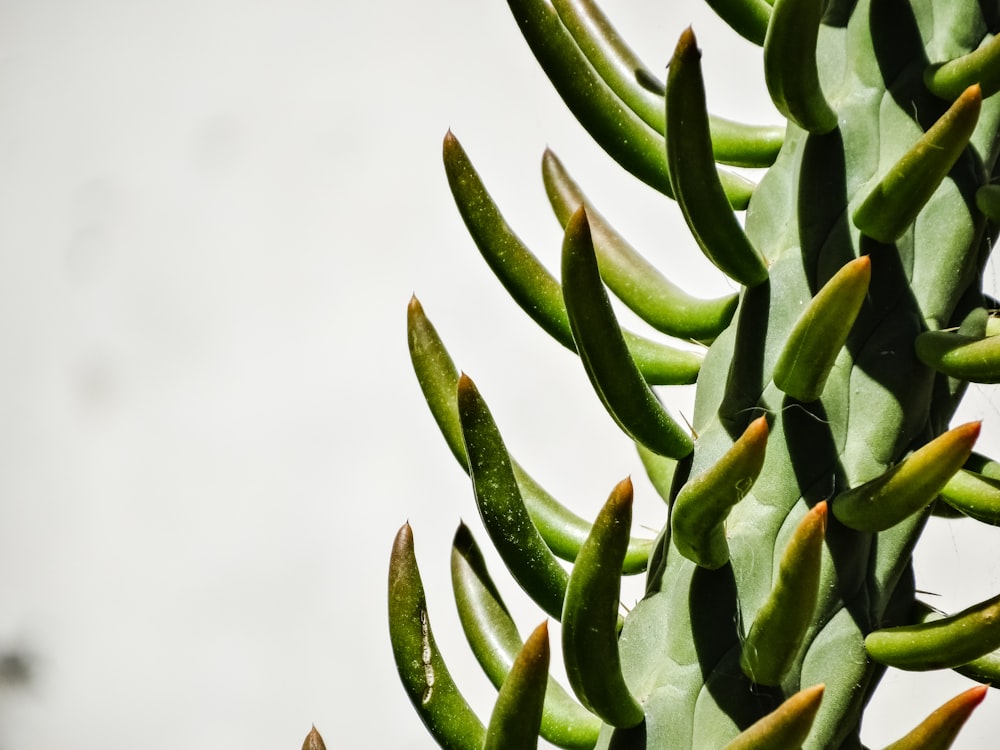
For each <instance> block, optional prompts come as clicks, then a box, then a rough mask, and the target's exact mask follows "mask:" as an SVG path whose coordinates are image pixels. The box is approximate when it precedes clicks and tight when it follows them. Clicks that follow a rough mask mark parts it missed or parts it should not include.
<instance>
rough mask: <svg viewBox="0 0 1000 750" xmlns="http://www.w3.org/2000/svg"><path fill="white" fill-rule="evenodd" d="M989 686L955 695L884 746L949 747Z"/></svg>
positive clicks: (898, 749) (904, 749)
mask: <svg viewBox="0 0 1000 750" xmlns="http://www.w3.org/2000/svg"><path fill="white" fill-rule="evenodd" d="M986 690H987V688H986V687H985V686H982V685H980V686H978V687H974V688H969V689H968V690H966V691H965V692H964V693H962V694H960V695H957V696H955V697H954V698H952V699H951V700H950V701H948V702H947V703H945V704H944V705H943V706H941V707H940V708H938V709H937V710H936V711H934V713H932V714H931V715H930V716H928V717H927V718H926V719H924V720H923V721H922V722H921V723H920V725H919V726H918V727H917V728H916V729H914V730H913V731H912V732H910V733H909V734H907V735H906V736H905V737H903V738H901V739H898V740H896V741H895V742H893V743H892V744H891V745H887V746H886V748H885V750H948V748H949V747H951V745H952V743H953V742H954V741H955V738H956V737H958V733H959V732H960V731H961V730H962V727H963V726H964V725H965V722H966V720H968V718H969V716H971V715H972V712H973V710H975V708H976V706H978V705H979V704H980V703H982V702H983V698H985V697H986Z"/></svg>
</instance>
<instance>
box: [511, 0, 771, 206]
mask: <svg viewBox="0 0 1000 750" xmlns="http://www.w3.org/2000/svg"><path fill="white" fill-rule="evenodd" d="M507 4H508V5H509V6H510V9H511V11H512V12H513V14H514V17H515V18H516V19H517V21H518V27H519V29H520V30H521V33H522V34H523V35H524V38H525V41H527V42H528V46H529V47H531V51H532V52H533V53H534V55H535V58H536V59H537V60H538V62H539V64H540V65H541V67H542V70H544V71H545V74H546V75H547V76H548V77H549V80H550V81H552V85H553V86H555V89H556V91H558V92H559V95H560V96H561V97H562V99H563V101H564V102H565V103H566V106H567V107H568V108H569V110H570V111H571V112H572V113H573V115H574V116H575V117H576V119H577V120H578V121H579V122H580V124H581V125H583V127H584V128H585V129H586V130H587V132H588V133H590V135H591V137H592V138H593V139H594V140H595V141H596V142H597V143H598V144H599V145H600V146H601V147H602V148H603V149H604V150H605V151H607V152H608V154H609V155H610V156H611V158H613V159H614V160H615V161H617V162H618V163H619V164H620V165H621V166H623V167H624V168H625V169H626V170H628V171H629V172H631V173H632V174H633V175H635V176H636V177H638V178H639V179H640V180H642V181H643V182H645V183H646V184H648V185H650V186H652V187H654V188H656V189H657V190H659V191H660V192H662V193H664V194H666V195H668V196H670V195H672V194H671V190H670V176H669V174H668V173H667V160H666V156H665V155H664V153H663V137H662V135H660V134H659V133H657V132H656V131H655V130H654V129H653V128H651V127H649V126H648V125H647V124H646V123H644V122H643V121H642V119H641V118H640V117H639V116H638V115H636V114H635V113H634V112H633V111H632V110H631V109H629V108H628V107H627V106H626V105H625V104H624V102H622V100H621V99H619V98H618V97H617V96H616V95H615V93H614V92H613V91H612V90H611V88H610V87H609V86H608V85H607V84H606V83H605V82H604V81H603V80H602V79H601V77H600V76H599V75H598V73H597V71H595V70H594V67H593V66H592V65H591V64H590V62H589V61H588V60H587V58H586V56H585V55H584V54H583V52H581V51H580V48H579V47H578V46H577V44H576V42H575V41H574V40H573V37H572V35H570V33H569V32H568V31H567V30H566V27H565V26H564V25H563V23H562V22H561V21H560V20H559V16H558V14H557V13H556V11H555V9H554V8H553V7H552V6H551V5H549V3H548V2H546V0H507ZM720 179H721V180H722V182H723V185H724V187H725V191H726V195H727V196H728V198H729V202H730V204H731V205H732V206H733V208H735V209H736V210H741V209H744V208H746V206H747V204H748V203H749V202H750V196H751V195H752V193H753V187H754V186H753V183H751V182H749V181H748V180H746V179H744V178H743V177H740V176H739V175H735V174H732V173H729V172H723V173H722V174H721V175H720Z"/></svg>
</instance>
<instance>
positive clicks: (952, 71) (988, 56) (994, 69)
mask: <svg viewBox="0 0 1000 750" xmlns="http://www.w3.org/2000/svg"><path fill="white" fill-rule="evenodd" d="M924 84H925V85H926V86H927V88H929V89H930V90H931V92H932V93H933V94H934V95H935V96H939V97H941V98H942V99H945V100H947V101H953V100H954V99H956V98H958V97H959V96H961V94H962V92H963V91H965V90H966V89H967V88H968V87H969V86H971V85H973V84H979V86H980V87H981V88H982V91H983V99H986V98H988V97H991V96H993V94H995V93H997V91H1000V36H994V37H987V38H986V39H985V40H984V41H983V43H982V44H981V45H980V46H979V48H978V49H975V50H973V51H972V52H969V53H968V54H965V55H960V56H959V57H956V58H955V59H954V60H948V61H947V62H943V63H937V64H935V65H931V66H930V67H929V68H928V69H927V70H926V71H925V72H924Z"/></svg>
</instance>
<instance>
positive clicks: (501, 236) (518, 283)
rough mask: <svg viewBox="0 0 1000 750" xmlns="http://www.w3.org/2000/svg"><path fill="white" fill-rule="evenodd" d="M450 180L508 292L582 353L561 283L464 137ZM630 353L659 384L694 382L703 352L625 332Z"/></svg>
mask: <svg viewBox="0 0 1000 750" xmlns="http://www.w3.org/2000/svg"><path fill="white" fill-rule="evenodd" d="M444 163H445V171H446V172H447V174H448V184H449V186H450V187H451V191H452V196H453V197H454V198H455V204H456V205H457V206H458V209H459V213H460V214H461V215H462V219H463V220H464V221H465V226H466V228H467V229H468V230H469V234H471V235H472V239H473V240H474V241H475V243H476V246H477V247H478V248H479V251H480V253H481V254H482V256H483V259H484V260H485V261H486V263H487V264H488V265H489V267H490V269H491V270H492V271H493V273H495V274H496V276H497V278H498V279H499V280H500V283H502V284H503V286H504V288H505V289H506V290H507V292H508V294H510V296H511V297H512V298H513V299H514V301H515V302H517V304H518V305H519V306H520V307H521V309H522V310H524V311H525V312H526V313H528V315H529V316H530V317H531V319H532V320H534V321H535V322H536V323H537V324H538V325H539V326H540V327H541V328H542V329H543V330H544V331H545V332H546V333H548V334H549V335H550V336H552V337H553V338H554V339H555V340H556V341H558V342H559V343H560V344H562V345H563V346H565V347H566V348H568V349H570V350H571V351H576V344H575V343H574V341H573V334H572V331H571V329H570V325H569V320H568V317H567V314H566V306H565V303H564V302H563V295H562V290H561V289H560V288H559V282H558V281H556V280H555V278H553V277H552V275H551V274H550V273H549V272H548V270H546V268H545V267H544V266H543V265H542V264H541V263H540V262H539V260H538V258H536V257H535V256H534V255H533V254H532V253H531V251H530V250H529V249H528V248H527V247H526V246H525V245H524V243H523V242H521V240H520V239H519V238H518V236H517V235H516V234H514V232H513V230H512V229H511V228H510V226H509V225H508V224H507V222H506V221H505V220H504V218H503V216H502V215H501V214H500V211H499V210H498V209H497V207H496V204H495V203H494V202H493V199H492V198H491V197H490V194H489V193H488V192H487V191H486V188H485V186H484V185H483V183H482V180H481V179H480V178H479V175H478V174H477V173H476V170H475V168H474V167H473V166H472V162H471V161H469V157H468V156H467V155H466V153H465V151H464V150H463V149H462V146H461V144H460V143H459V142H458V139H457V138H455V136H454V135H452V134H451V133H450V132H449V133H448V134H447V135H446V136H445V139H444ZM623 335H624V337H625V340H626V343H627V347H628V350H629V352H630V353H631V354H632V356H633V357H634V358H635V361H636V365H637V366H638V368H639V370H640V371H641V372H642V374H643V377H644V378H645V379H646V380H647V381H648V382H650V383H653V384H661V385H664V384H687V383H692V382H694V379H695V378H696V377H697V376H698V370H699V368H700V367H701V355H700V354H697V353H695V352H690V351H682V350H680V349H675V348H673V347H670V346H666V345H665V344H660V343H657V342H654V341H650V340H649V339H645V338H643V337H641V336H637V335H635V334H633V333H630V332H624V334H623Z"/></svg>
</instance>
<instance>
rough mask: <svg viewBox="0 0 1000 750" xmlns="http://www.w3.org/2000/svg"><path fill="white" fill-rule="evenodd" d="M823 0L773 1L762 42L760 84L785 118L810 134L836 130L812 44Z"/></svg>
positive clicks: (817, 32)
mask: <svg viewBox="0 0 1000 750" xmlns="http://www.w3.org/2000/svg"><path fill="white" fill-rule="evenodd" d="M826 6H827V2H826V0H775V3H774V8H773V10H772V12H771V21H770V23H769V24H768V27H767V36H766V37H765V39H764V81H765V83H766V84H767V90H768V93H770V95H771V101H773V102H774V106H775V107H777V108H778V111H779V112H781V114H783V115H784V116H785V117H787V118H788V119H789V120H791V121H792V122H794V123H795V124H796V125H798V126H799V127H800V128H802V129H803V130H806V131H808V132H810V133H829V132H830V131H831V130H833V129H834V128H836V127H837V113H836V112H834V111H833V109H832V108H831V107H830V104H829V103H828V102H827V100H826V97H825V96H824V95H823V88H822V86H820V82H819V70H818V68H817V63H816V43H817V39H818V37H819V27H820V23H821V21H822V20H823V11H824V10H826Z"/></svg>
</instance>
